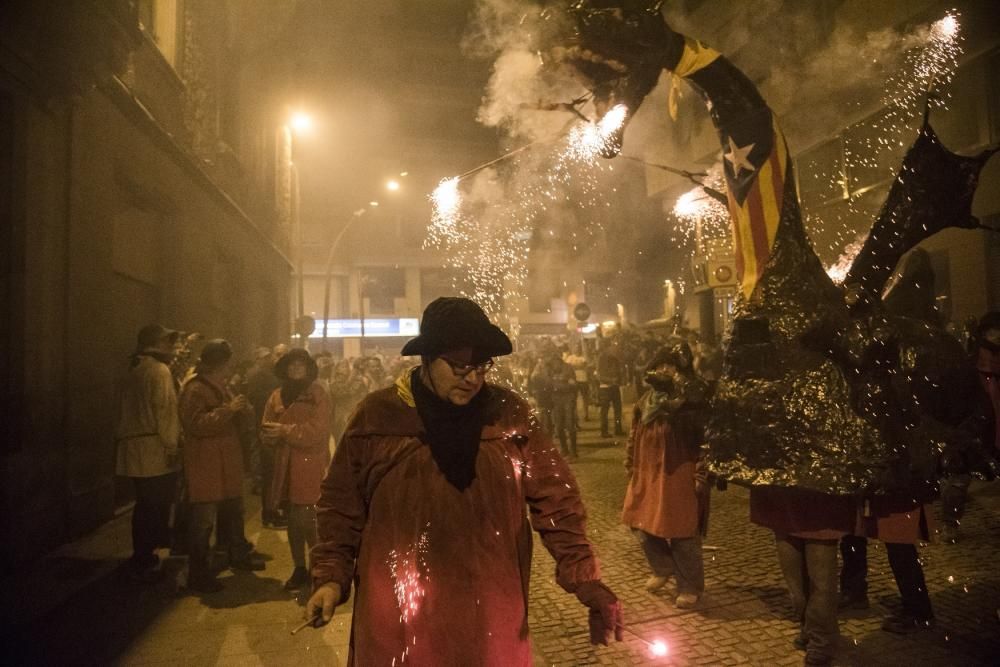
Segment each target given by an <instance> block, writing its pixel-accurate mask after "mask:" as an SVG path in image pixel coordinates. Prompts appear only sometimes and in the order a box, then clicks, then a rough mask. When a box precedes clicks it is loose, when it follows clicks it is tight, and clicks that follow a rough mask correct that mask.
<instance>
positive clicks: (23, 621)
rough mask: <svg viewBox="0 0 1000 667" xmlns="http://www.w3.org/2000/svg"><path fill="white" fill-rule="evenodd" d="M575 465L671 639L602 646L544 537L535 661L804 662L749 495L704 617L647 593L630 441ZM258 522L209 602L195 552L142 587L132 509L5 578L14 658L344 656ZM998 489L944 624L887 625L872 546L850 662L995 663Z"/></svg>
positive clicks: (930, 575)
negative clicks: (631, 509)
mask: <svg viewBox="0 0 1000 667" xmlns="http://www.w3.org/2000/svg"><path fill="white" fill-rule="evenodd" d="M587 426H588V427H589V428H588V430H586V431H584V434H583V435H584V437H583V438H582V439H581V448H580V451H581V457H580V460H579V462H577V463H574V464H573V467H574V469H575V471H576V474H577V476H578V479H579V481H580V485H581V487H582V489H583V494H584V499H585V501H586V503H587V507H588V511H589V513H590V529H591V537H592V539H593V540H594V542H595V543H596V544H597V546H598V549H599V553H600V556H601V559H602V562H603V568H604V578H605V580H606V582H607V583H608V585H609V586H611V587H612V588H613V589H614V590H615V591H616V592H617V593H618V595H619V596H620V597H621V598H622V600H623V602H624V605H625V614H626V622H627V624H628V626H629V627H630V628H631V629H632V630H634V631H635V632H637V633H639V634H640V635H642V636H644V637H646V638H648V639H663V640H664V641H666V642H667V643H668V645H669V648H670V655H669V656H668V657H667V658H657V659H654V658H652V657H651V656H650V654H649V651H648V650H647V648H646V647H645V646H644V645H643V644H642V642H641V641H640V640H639V639H636V638H635V637H631V636H629V637H627V640H626V641H625V642H623V643H621V644H616V645H613V646H610V647H606V648H605V647H596V648H595V647H591V646H590V645H589V642H588V638H587V630H586V609H585V608H584V607H583V606H581V605H580V604H579V602H577V600H576V598H574V597H573V596H571V595H568V594H566V593H565V592H564V591H562V589H560V588H559V587H558V586H557V585H556V584H555V583H554V581H553V573H554V567H553V563H552V560H551V558H550V557H549V556H548V554H547V553H546V552H545V551H544V549H543V548H542V547H541V543H540V541H539V540H537V539H536V546H535V549H536V554H535V559H534V562H533V578H532V592H531V608H530V621H531V627H532V636H533V642H534V648H535V656H536V659H535V662H536V665H537V667H542V666H546V667H548V666H550V665H558V666H560V667H562V666H569V665H586V664H603V665H632V664H635V665H639V664H657V665H701V664H711V665H716V664H734V665H735V664H752V665H795V664H801V661H802V654H801V653H800V652H797V651H795V650H794V649H793V648H792V646H791V641H792V639H793V637H794V636H795V633H796V627H795V624H794V623H793V621H792V620H791V618H790V615H791V608H790V606H789V604H788V602H787V596H786V594H785V590H784V586H783V583H782V580H781V576H780V573H779V572H778V568H777V562H776V557H775V553H774V545H773V541H772V539H771V536H770V534H769V532H768V531H766V530H763V529H760V528H757V527H755V526H752V525H751V524H750V523H749V522H748V520H747V516H748V507H747V504H748V503H747V492H746V491H745V490H744V489H740V488H735V487H730V489H729V490H728V491H725V492H714V493H713V497H712V517H711V522H710V528H709V535H708V539H707V541H706V544H707V545H708V546H709V547H711V548H710V549H706V553H705V557H706V568H705V569H706V580H707V581H706V584H707V592H706V596H705V599H704V603H703V604H702V606H701V607H700V608H699V609H697V610H695V611H686V612H685V611H678V610H676V609H675V608H674V607H673V604H672V598H671V597H670V595H669V592H668V591H664V592H660V593H657V594H649V593H646V592H645V590H644V588H643V585H644V582H645V579H646V578H647V576H648V575H649V572H648V570H647V567H646V564H645V562H644V560H643V558H642V555H641V553H640V550H639V548H638V545H637V544H636V543H635V541H634V539H633V538H632V536H631V535H630V534H629V532H628V531H627V530H626V529H625V528H624V526H622V525H621V523H620V521H619V512H620V508H621V501H622V498H623V495H624V488H625V477H624V470H623V468H622V463H621V462H622V453H623V452H622V446H623V443H622V442H620V441H619V442H610V441H601V440H600V439H599V438H597V437H596V436H597V431H596V430H595V429H594V428H593V427H594V426H595V424H594V423H593V422H589V423H588V424H587ZM247 503H248V508H247V518H248V521H247V532H248V535H249V536H250V537H251V539H252V540H254V541H256V542H257V544H258V548H259V550H260V551H261V552H263V553H265V554H268V555H269V557H270V558H271V560H270V561H269V562H268V564H267V569H266V570H265V571H264V572H256V573H240V574H231V573H226V574H224V575H223V579H222V581H223V583H224V584H225V585H226V590H225V591H224V592H222V593H219V594H216V595H211V596H203V597H202V596H195V595H190V594H187V593H186V592H185V591H184V590H183V589H182V588H180V587H179V583H178V582H179V581H181V580H182V579H183V565H184V561H183V559H170V560H168V561H166V563H165V566H164V568H165V571H166V573H167V574H168V577H167V578H166V579H165V580H164V581H162V582H160V583H159V584H157V585H155V586H140V585H138V584H134V583H132V582H130V581H129V580H128V578H127V577H125V576H124V574H123V572H122V571H121V569H120V567H119V565H120V561H121V559H123V558H126V557H127V556H128V554H129V551H130V538H129V516H128V515H127V514H125V515H122V516H120V517H118V518H116V519H115V520H113V521H111V522H110V523H108V524H107V525H105V526H104V527H102V528H101V529H100V530H99V531H97V532H96V533H94V534H92V535H89V536H87V537H86V538H83V539H81V540H79V541H78V542H75V543H73V544H70V545H67V546H65V547H63V548H62V549H59V550H57V551H56V552H55V553H53V554H51V555H50V556H48V557H46V558H44V559H41V560H40V561H39V562H38V563H37V564H36V565H35V566H34V567H31V568H26V569H24V570H22V571H20V572H18V573H17V574H16V575H13V576H8V577H6V578H5V579H4V581H3V586H4V588H3V590H4V605H3V618H2V619H0V620H2V622H3V625H2V627H3V628H5V631H4V638H3V651H2V653H0V655H3V656H4V664H5V665H7V664H9V665H19V664H31V665H65V664H72V665H87V664H94V665H108V664H121V665H198V666H200V665H248V666H249V665H313V664H315V665H331V666H335V665H343V664H345V661H346V655H347V641H348V633H349V628H350V618H351V617H350V605H349V604H348V605H346V606H345V607H343V608H341V609H338V611H337V614H336V616H335V617H334V621H333V622H332V623H331V624H330V625H329V626H327V627H326V628H324V629H322V630H313V629H307V630H304V631H302V632H301V633H299V634H298V635H296V636H294V637H292V636H291V635H290V634H289V631H290V630H291V628H293V627H295V626H296V625H298V624H299V623H300V622H301V615H302V607H301V606H300V601H297V600H296V599H294V598H293V597H292V596H290V595H289V594H287V593H285V592H284V591H283V590H282V584H283V582H284V580H285V579H286V578H287V577H288V575H289V574H290V572H291V568H292V564H291V558H290V556H289V554H288V547H287V544H286V542H285V534H284V532H282V531H275V530H266V529H265V530H262V529H261V526H260V520H259V500H258V499H257V498H256V497H255V496H247ZM998 547H1000V483H996V484H989V485H988V484H975V485H974V486H973V490H972V494H971V502H970V506H969V510H968V513H967V515H966V520H965V522H964V524H963V526H962V539H961V541H960V542H959V543H958V544H957V545H954V546H944V545H931V546H927V547H924V548H922V549H921V557H922V559H923V562H924V565H925V569H926V573H927V580H928V586H929V588H930V592H931V597H932V600H933V603H934V607H935V612H936V614H937V617H938V625H937V627H936V628H935V629H934V630H932V631H928V632H924V633H921V634H919V635H917V636H915V637H907V638H901V637H897V636H893V635H890V634H887V633H885V632H882V631H881V630H880V629H879V626H880V624H881V618H882V616H883V615H884V614H885V613H887V612H888V611H890V610H892V609H894V608H895V607H896V605H897V604H898V595H897V593H896V589H895V584H894V582H893V580H892V574H891V572H890V571H889V568H888V564H887V561H886V558H885V554H884V549H882V548H879V547H878V546H876V545H875V544H873V545H872V547H871V553H870V566H871V568H872V570H873V572H872V574H871V577H870V584H871V585H870V597H871V600H872V603H873V604H872V608H871V609H870V610H868V611H866V612H855V613H853V614H850V615H845V616H844V617H843V618H842V622H841V627H842V631H843V633H844V636H845V638H844V641H843V646H842V653H841V656H840V658H839V659H838V663H837V664H841V665H881V664H907V663H908V664H912V665H928V664H931V665H963V666H964V665H987V664H998V658H997V656H998V655H1000V619H998V617H997V607H998V606H1000V567H998V566H997V562H998V560H997V548H998Z"/></svg>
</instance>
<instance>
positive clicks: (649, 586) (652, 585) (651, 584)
mask: <svg viewBox="0 0 1000 667" xmlns="http://www.w3.org/2000/svg"><path fill="white" fill-rule="evenodd" d="M669 579H670V577H659V576H657V575H655V574H654V575H653V576H652V577H650V578H649V579H647V580H646V590H647V591H649V592H650V593H655V592H656V591H658V590H660V589H661V588H663V587H664V586H666V585H667V581H668V580H669Z"/></svg>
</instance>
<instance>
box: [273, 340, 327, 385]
mask: <svg viewBox="0 0 1000 667" xmlns="http://www.w3.org/2000/svg"><path fill="white" fill-rule="evenodd" d="M293 361H301V362H303V363H304V364H305V365H306V377H307V378H309V379H312V380H315V379H316V378H317V376H319V365H318V364H317V363H316V360H315V359H313V358H312V355H310V354H309V352H308V350H304V349H302V348H301V347H293V348H292V349H291V350H289V351H288V354H285V355H284V356H282V357H281V359H278V361H277V363H275V364H274V375H275V376H276V377H277V378H278V379H279V380H286V379H288V367H289V366H290V365H291V364H292V362H293Z"/></svg>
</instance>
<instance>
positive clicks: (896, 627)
mask: <svg viewBox="0 0 1000 667" xmlns="http://www.w3.org/2000/svg"><path fill="white" fill-rule="evenodd" d="M932 627H934V619H933V618H929V619H924V620H921V619H918V618H914V617H913V616H909V615H907V614H893V615H892V616H887V617H886V619H885V620H884V621H882V629H883V630H885V631H886V632H891V633H893V634H896V635H910V634H913V633H914V632H920V631H921V630H929V629H931V628H932Z"/></svg>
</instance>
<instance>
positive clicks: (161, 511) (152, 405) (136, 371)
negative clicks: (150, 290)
mask: <svg viewBox="0 0 1000 667" xmlns="http://www.w3.org/2000/svg"><path fill="white" fill-rule="evenodd" d="M177 336H178V332H176V331H172V330H170V329H167V328H165V327H163V326H161V325H159V324H150V325H147V326H145V327H143V328H142V329H141V330H140V331H139V335H138V345H137V346H136V352H135V354H134V355H132V360H131V364H130V367H129V371H128V374H127V376H126V377H125V379H124V382H123V385H122V387H121V393H120V404H119V413H118V426H117V428H116V430H115V442H116V445H117V449H118V462H117V469H116V472H117V473H118V474H119V475H123V476H125V477H130V478H132V482H133V483H134V485H135V509H134V510H133V511H132V558H131V559H130V562H129V565H130V567H131V572H132V574H133V575H134V576H135V577H136V578H137V579H138V580H140V581H154V580H155V579H156V578H157V577H158V575H159V568H158V566H159V557H158V556H157V555H156V549H157V548H159V547H166V546H169V545H170V508H171V505H172V504H173V502H174V496H175V493H176V488H177V470H178V468H179V465H178V464H179V456H178V440H179V437H180V418H179V416H178V412H177V390H176V387H175V385H174V379H173V376H172V375H171V373H170V362H171V360H172V359H173V355H174V344H175V342H176V339H177Z"/></svg>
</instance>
